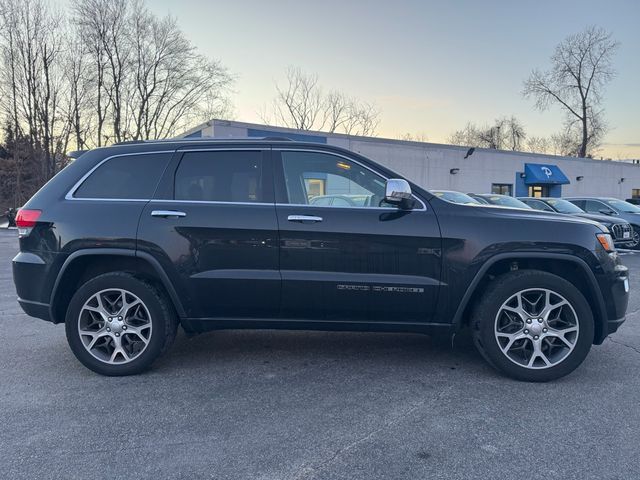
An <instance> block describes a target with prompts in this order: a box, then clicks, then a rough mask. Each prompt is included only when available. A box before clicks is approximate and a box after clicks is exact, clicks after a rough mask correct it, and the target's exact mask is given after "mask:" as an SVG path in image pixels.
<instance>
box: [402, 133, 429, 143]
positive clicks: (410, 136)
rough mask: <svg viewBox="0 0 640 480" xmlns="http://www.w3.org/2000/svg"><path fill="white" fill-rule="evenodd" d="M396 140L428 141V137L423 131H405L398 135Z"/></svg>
mask: <svg viewBox="0 0 640 480" xmlns="http://www.w3.org/2000/svg"><path fill="white" fill-rule="evenodd" d="M398 140H405V141H407V142H428V141H429V137H428V136H427V134H426V133H424V132H417V133H410V132H406V133H402V134H400V135H398Z"/></svg>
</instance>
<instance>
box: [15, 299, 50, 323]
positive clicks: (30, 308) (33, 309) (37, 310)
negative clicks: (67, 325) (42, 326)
mask: <svg viewBox="0 0 640 480" xmlns="http://www.w3.org/2000/svg"><path fill="white" fill-rule="evenodd" d="M18 303H19V304H20V307H21V308H22V310H23V311H24V313H26V314H27V315H29V316H30V317H36V318H40V319H42V320H46V321H48V322H53V319H52V318H51V309H50V308H49V304H48V303H40V302H34V301H31V300H23V299H22V298H18Z"/></svg>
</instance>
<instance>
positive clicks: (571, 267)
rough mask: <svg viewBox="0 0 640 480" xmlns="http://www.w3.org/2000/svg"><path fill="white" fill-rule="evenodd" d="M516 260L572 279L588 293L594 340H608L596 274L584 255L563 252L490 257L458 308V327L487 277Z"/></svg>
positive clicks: (455, 322)
mask: <svg viewBox="0 0 640 480" xmlns="http://www.w3.org/2000/svg"><path fill="white" fill-rule="evenodd" d="M514 264H515V265H517V269H519V270H524V269H529V270H542V271H546V272H549V273H553V274H555V275H557V276H559V277H562V278H564V279H566V280H568V281H570V282H571V283H572V284H574V285H575V286H576V287H577V288H578V289H579V290H581V291H583V292H584V293H586V295H585V297H586V300H587V302H588V303H589V306H590V307H591V311H592V313H593V318H594V321H595V332H594V340H593V342H594V343H595V344H598V345H599V344H601V343H602V342H603V341H604V338H605V337H606V331H607V325H606V323H607V313H606V307H605V303H604V298H603V297H602V292H601V291H600V288H599V286H598V282H597V280H596V277H595V275H594V273H593V272H592V271H591V269H590V268H589V266H588V265H587V263H586V262H585V261H584V260H583V259H581V258H579V257H576V256H573V255H566V254H560V253H536V252H531V253H525V252H523V253H504V254H498V255H495V256H493V257H491V258H489V259H488V260H487V261H486V262H485V263H484V264H483V265H482V267H481V268H480V269H479V270H478V272H477V273H476V275H475V276H474V278H473V280H472V281H471V283H470V284H469V286H468V287H467V290H466V292H465V294H464V296H463V297H462V301H461V302H460V304H459V306H458V308H457V309H456V313H455V315H454V318H453V325H454V327H455V328H456V329H459V328H460V327H461V326H462V325H463V324H464V322H465V321H466V319H468V318H469V313H470V311H471V309H472V308H473V305H474V304H475V302H476V301H477V300H478V299H479V298H480V297H481V295H482V292H483V290H484V289H485V288H486V285H487V284H488V282H487V281H484V282H483V280H490V279H491V278H493V277H495V276H497V275H500V274H502V273H506V272H508V271H510V270H511V269H512V266H513V265H514Z"/></svg>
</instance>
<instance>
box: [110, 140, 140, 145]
mask: <svg viewBox="0 0 640 480" xmlns="http://www.w3.org/2000/svg"><path fill="white" fill-rule="evenodd" d="M134 143H144V140H125V141H124V142H116V143H114V145H131V144H134Z"/></svg>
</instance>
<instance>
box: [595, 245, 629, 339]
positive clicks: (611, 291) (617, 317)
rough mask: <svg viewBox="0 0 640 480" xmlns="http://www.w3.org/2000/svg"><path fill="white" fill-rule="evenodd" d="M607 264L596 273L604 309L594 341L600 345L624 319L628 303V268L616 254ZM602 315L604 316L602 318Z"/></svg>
mask: <svg viewBox="0 0 640 480" xmlns="http://www.w3.org/2000/svg"><path fill="white" fill-rule="evenodd" d="M612 259H613V260H614V261H613V262H612V263H611V264H609V265H608V268H607V269H606V272H605V273H604V274H601V275H598V278H597V279H598V284H599V287H600V293H601V294H602V301H603V302H604V305H603V306H604V311H603V312H602V314H603V315H601V316H600V317H601V322H600V327H599V328H596V337H595V338H594V343H595V344H596V345H600V344H601V343H602V342H604V340H605V338H607V336H608V335H611V334H612V333H615V332H616V331H617V330H618V328H620V325H622V324H623V323H624V321H625V319H626V313H627V307H628V305H629V270H628V268H627V267H626V266H624V265H622V263H620V259H619V257H618V256H617V255H616V256H615V257H613V258H612ZM602 317H604V318H602Z"/></svg>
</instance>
